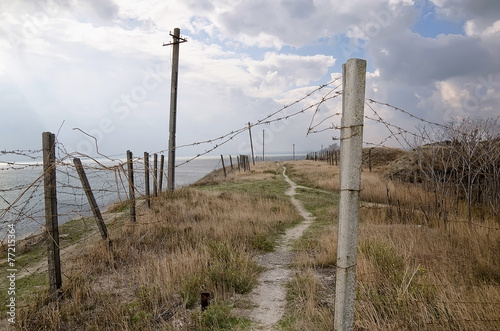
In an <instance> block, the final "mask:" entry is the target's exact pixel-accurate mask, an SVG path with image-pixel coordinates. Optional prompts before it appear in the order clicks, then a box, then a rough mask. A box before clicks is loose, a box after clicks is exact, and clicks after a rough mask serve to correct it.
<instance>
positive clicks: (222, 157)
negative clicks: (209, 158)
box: [220, 155, 227, 177]
mask: <svg viewBox="0 0 500 331" xmlns="http://www.w3.org/2000/svg"><path fill="white" fill-rule="evenodd" d="M220 159H221V161H222V169H224V177H227V172H226V167H225V166H224V156H222V155H221V156H220Z"/></svg>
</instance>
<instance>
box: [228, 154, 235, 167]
mask: <svg viewBox="0 0 500 331" xmlns="http://www.w3.org/2000/svg"><path fill="white" fill-rule="evenodd" d="M229 162H230V163H231V170H234V167H233V157H232V156H231V155H229Z"/></svg>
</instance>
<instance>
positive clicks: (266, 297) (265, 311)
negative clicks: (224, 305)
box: [250, 167, 314, 330]
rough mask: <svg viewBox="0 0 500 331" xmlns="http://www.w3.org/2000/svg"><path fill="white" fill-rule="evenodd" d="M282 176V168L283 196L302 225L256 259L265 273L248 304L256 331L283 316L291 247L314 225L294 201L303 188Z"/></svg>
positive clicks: (312, 219)
mask: <svg viewBox="0 0 500 331" xmlns="http://www.w3.org/2000/svg"><path fill="white" fill-rule="evenodd" d="M285 172H286V167H283V177H284V178H285V180H286V182H287V183H288V184H289V185H290V188H288V190H287V191H286V192H285V193H286V194H287V195H288V196H290V200H291V202H292V204H293V205H294V206H295V208H297V210H298V212H299V213H300V215H301V216H302V217H303V218H304V221H303V222H301V223H300V224H299V225H297V226H295V227H293V228H290V229H288V230H286V232H285V234H284V236H283V237H282V239H281V242H280V244H279V245H278V246H277V247H276V248H275V251H274V252H271V253H266V254H263V255H260V256H258V257H257V262H258V263H259V264H260V265H261V266H262V267H264V268H265V269H266V271H264V272H263V273H262V274H261V275H260V277H259V280H258V281H259V285H258V286H257V287H256V288H255V289H254V290H253V291H252V292H251V293H250V300H251V301H252V303H253V304H254V305H255V306H256V307H255V308H253V309H252V311H251V312H250V316H251V318H252V319H253V320H254V321H255V322H256V323H258V325H259V327H258V328H257V330H270V329H272V328H273V326H274V325H275V324H276V323H277V322H278V321H279V320H280V319H281V317H282V316H283V313H284V311H285V304H286V288H285V284H286V283H287V282H288V281H289V280H290V279H291V277H292V270H291V268H290V263H291V262H292V259H293V256H294V253H293V252H292V248H291V245H292V243H293V242H294V241H295V240H297V239H298V238H300V237H301V236H302V234H303V233H304V231H305V230H306V229H307V228H308V227H309V226H310V225H311V224H312V222H313V221H314V217H313V216H312V215H311V214H310V213H309V212H308V211H306V210H305V208H304V206H303V205H302V203H301V202H300V201H299V200H297V199H295V194H296V189H297V188H298V187H302V186H298V185H297V184H295V183H294V182H293V181H292V180H290V178H289V177H288V176H287V175H286V173H285Z"/></svg>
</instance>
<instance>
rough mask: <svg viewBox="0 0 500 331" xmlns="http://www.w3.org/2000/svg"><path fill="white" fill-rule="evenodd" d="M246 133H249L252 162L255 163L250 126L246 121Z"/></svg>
mask: <svg viewBox="0 0 500 331" xmlns="http://www.w3.org/2000/svg"><path fill="white" fill-rule="evenodd" d="M248 133H249V134H250V148H251V149H252V163H253V165H255V157H254V155H253V141H252V126H251V125H250V122H248Z"/></svg>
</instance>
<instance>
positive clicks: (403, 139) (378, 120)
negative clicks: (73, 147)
mask: <svg viewBox="0 0 500 331" xmlns="http://www.w3.org/2000/svg"><path fill="white" fill-rule="evenodd" d="M341 78H342V76H340V77H337V78H335V79H333V80H332V81H330V82H329V83H327V84H324V85H321V86H319V87H317V88H315V89H313V90H312V91H310V92H308V93H306V94H305V95H304V96H302V97H301V98H299V99H297V100H295V101H293V102H291V103H289V104H287V105H285V106H283V107H281V108H279V109H278V110H276V111H273V112H271V113H269V114H268V115H266V116H264V117H262V118H260V119H258V120H257V121H255V122H254V123H253V124H252V123H250V124H249V125H245V126H243V127H241V128H238V129H233V130H230V131H228V132H226V133H224V134H222V135H219V136H217V137H215V138H211V139H205V140H201V141H196V142H193V143H189V144H184V145H179V146H176V149H180V148H186V147H192V146H199V145H205V144H215V145H213V146H211V147H210V148H207V149H206V150H205V151H204V152H202V153H198V154H197V155H195V156H193V157H191V158H188V159H187V160H186V161H184V162H181V163H179V164H177V165H176V167H180V166H183V165H185V164H187V163H190V162H192V161H194V160H196V159H198V158H200V157H201V156H204V155H207V154H209V153H211V152H214V151H215V150H216V149H218V148H220V147H221V146H223V145H225V144H227V143H229V142H231V141H233V140H234V138H235V137H237V136H238V135H240V134H242V133H244V132H246V131H247V130H249V129H251V128H253V127H257V126H259V125H269V124H271V123H275V122H279V121H284V120H288V119H290V118H295V117H297V116H299V115H301V114H304V113H306V112H307V111H309V110H313V112H312V115H311V119H310V123H309V126H308V128H307V132H306V136H308V135H310V134H318V133H321V132H325V131H328V130H341V129H342V127H341V125H336V124H334V123H333V120H334V119H336V118H340V116H341V113H339V112H336V113H333V114H331V113H328V114H327V116H325V117H323V118H321V119H318V118H319V114H320V107H322V106H324V105H326V106H327V107H329V106H330V104H327V103H329V102H331V101H333V100H334V99H336V98H338V97H341V96H342V93H343V91H342V90H341V87H342V84H338V85H335V86H334V84H335V83H336V82H337V81H338V80H340V79H341ZM328 88H330V90H329V91H328V92H327V93H325V94H324V95H322V96H321V97H320V98H318V99H316V100H312V101H311V102H310V104H308V105H303V106H302V107H300V108H299V109H297V108H295V109H297V110H294V111H292V112H291V113H286V111H288V110H290V109H292V107H294V106H297V105H299V104H302V103H304V102H305V101H306V100H307V99H308V98H312V97H313V96H315V95H316V93H317V92H319V91H322V90H325V89H328ZM373 104H375V105H378V106H381V107H388V108H391V109H393V110H395V111H397V112H400V113H402V114H405V115H406V116H409V117H410V118H412V119H415V120H417V121H419V122H422V123H425V124H428V125H433V126H438V127H441V128H449V127H448V126H446V125H442V124H439V123H434V122H432V121H428V120H426V119H423V118H420V117H418V116H415V115H413V114H411V113H410V112H408V111H406V110H404V109H402V108H399V107H396V106H393V105H390V104H389V103H383V102H380V101H376V100H374V99H366V100H365V105H366V106H367V108H368V109H370V110H371V111H372V112H373V114H374V117H373V116H372V115H365V116H364V118H365V119H366V120H368V121H370V122H373V123H375V124H380V125H383V126H384V127H385V129H386V130H387V131H389V135H388V136H387V137H385V138H384V139H383V140H382V141H380V142H371V141H365V142H364V144H366V145H373V146H376V147H378V146H384V145H385V144H386V143H387V142H388V141H389V140H391V139H395V140H396V141H397V142H398V143H399V144H400V145H401V146H402V147H403V148H404V146H405V145H406V146H408V145H410V141H409V140H408V137H413V138H424V137H423V135H422V134H421V133H418V132H412V131H411V130H408V129H404V128H403V127H401V126H400V125H398V124H395V123H390V122H388V121H386V120H385V119H384V117H383V116H381V113H380V112H379V111H378V110H377V109H375V107H373ZM329 120H332V124H331V125H329V126H327V127H322V126H323V125H325V123H326V122H327V121H329ZM315 122H316V123H315ZM73 130H76V131H79V132H81V133H82V134H84V135H86V136H88V137H89V138H91V139H93V140H94V142H95V148H96V153H97V155H99V156H100V157H102V158H104V159H105V160H107V161H109V162H111V163H112V164H106V163H105V162H103V161H102V160H100V159H97V158H95V157H91V156H89V155H86V154H83V153H80V152H71V153H68V151H67V150H66V148H65V146H64V144H62V143H61V142H59V141H58V142H57V143H56V147H57V151H58V157H57V160H56V170H57V178H58V181H57V186H58V192H57V194H58V195H59V196H60V202H59V205H60V207H62V208H61V210H60V214H59V215H58V216H59V217H61V218H65V221H67V220H74V219H82V220H83V221H84V222H90V221H91V220H92V218H91V217H90V215H91V208H90V207H89V205H88V201H87V199H86V196H85V192H84V190H83V189H82V186H81V183H80V179H79V177H78V175H77V173H76V169H75V166H74V164H73V163H72V162H71V159H72V158H75V157H81V158H84V159H86V160H88V163H87V162H84V163H83V168H84V170H85V171H86V173H87V177H88V179H89V181H90V182H91V184H92V191H93V192H94V193H95V194H97V195H99V199H100V201H101V202H108V204H110V203H111V202H112V198H115V200H114V201H116V200H118V201H119V202H120V203H124V202H125V201H127V200H128V199H129V196H128V195H129V192H128V191H129V184H130V179H129V177H128V174H127V171H126V169H125V167H126V166H128V165H129V162H128V161H123V160H121V159H118V158H116V157H118V156H119V155H113V156H110V155H104V154H102V153H100V152H99V149H98V148H99V146H98V145H99V144H98V140H97V139H96V137H94V136H92V135H90V134H88V133H86V132H85V131H83V130H81V129H80V128H74V129H73ZM347 138H349V137H345V138H342V139H347ZM332 139H334V140H336V139H337V140H338V139H340V138H334V137H333V138H332ZM167 151H168V149H167V150H161V151H159V152H157V154H161V153H165V152H167ZM41 152H42V150H15V151H5V150H4V151H0V155H1V156H13V157H26V158H28V159H29V160H31V161H38V160H41V159H42V156H41ZM144 161H145V160H144V158H141V157H134V158H133V159H132V161H131V162H132V164H133V165H134V168H135V169H134V173H135V174H139V173H140V172H142V171H144V170H145V169H144V167H145V162H144ZM219 162H220V161H219ZM0 165H5V166H6V168H5V169H6V170H16V171H21V172H22V171H29V170H31V169H37V171H38V172H37V173H36V175H35V177H36V178H34V179H33V181H32V182H31V183H27V184H16V185H15V186H11V187H2V188H0V203H2V205H0V206H2V209H0V224H5V223H7V222H13V223H14V224H18V223H21V222H28V223H29V224H31V225H33V226H36V227H37V229H39V230H38V231H40V230H41V231H43V230H44V228H45V222H44V215H43V212H44V208H43V206H42V204H43V203H42V201H43V197H44V194H43V193H41V192H40V190H41V188H42V183H43V178H44V175H45V174H44V173H43V171H42V173H41V174H39V172H40V171H39V170H40V169H39V168H40V167H42V164H41V163H39V162H34V163H27V162H11V161H1V160H0ZM216 167H217V166H216ZM0 169H1V168H0ZM149 170H150V172H151V171H152V170H153V165H152V164H151V163H150V166H149ZM157 171H158V176H159V177H158V178H160V177H162V176H164V175H165V171H163V173H161V172H160V171H159V169H157ZM32 175H33V174H32ZM148 180H149V179H148ZM156 180H157V179H156ZM144 185H145V179H144V176H136V177H135V183H134V186H133V190H134V192H135V194H137V195H138V197H139V198H144V197H145V193H144V190H143V187H144ZM4 205H5V207H3V206H4ZM101 207H103V206H101ZM7 215H8V216H9V218H8V217H7ZM144 215H146V214H143V213H141V212H139V213H138V216H144ZM450 222H452V221H450ZM154 223H157V222H154ZM467 223H468V224H469V225H471V226H475V225H476V224H475V223H471V222H467ZM148 224H153V223H151V222H144V221H143V222H141V225H148ZM121 226H124V227H133V226H137V225H136V224H132V223H124V224H122V225H121ZM477 226H482V227H487V226H486V225H483V224H477ZM488 229H491V230H495V231H497V230H500V229H499V228H496V227H488ZM97 233H98V231H97V230H96V229H95V228H93V229H92V230H91V231H90V233H89V234H88V235H86V236H84V238H83V239H80V240H78V241H77V242H76V244H81V243H83V242H84V241H85V240H90V239H89V238H92V236H95V235H96V234H97ZM3 239H5V237H4V238H3ZM59 247H60V248H61V250H62V257H63V258H64V259H68V258H74V259H77V258H78V256H79V254H80V251H78V250H67V249H65V247H64V245H63V244H61V243H60V245H59ZM44 255H46V253H44ZM44 267H45V266H43V265H42V266H38V267H37V265H35V266H34V267H33V266H32V265H30V264H29V263H25V264H22V265H19V268H20V269H21V270H23V271H24V272H26V273H27V274H28V275H29V277H34V276H36V274H38V273H40V272H42V269H43V268H44ZM33 269H34V270H33ZM65 277H70V276H68V275H65ZM25 278H26V277H23V278H21V282H20V283H19V284H20V286H22V285H23V284H28V283H29V279H27V278H26V279H25ZM432 286H448V285H439V284H437V285H436V284H433V285H432ZM449 286H452V284H450V285H449ZM453 286H456V284H455V285H453ZM464 286H466V285H464ZM439 303H443V304H448V302H445V301H442V302H439ZM452 303H464V304H471V305H472V304H483V303H482V302H473V301H471V302H467V301H464V302H459V301H456V302H452ZM484 304H487V305H495V306H496V305H499V304H500V303H498V302H486V303H484Z"/></svg>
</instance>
